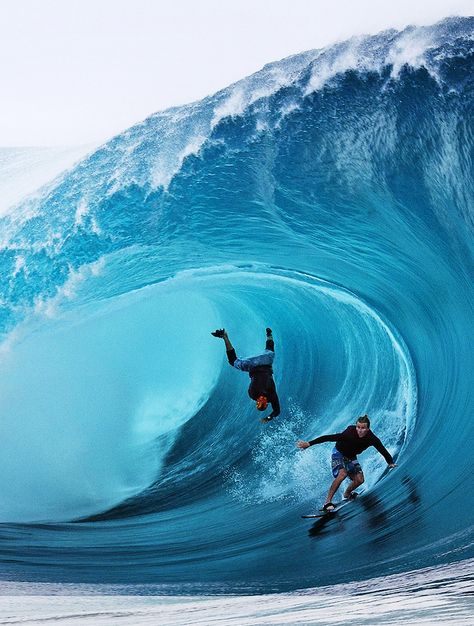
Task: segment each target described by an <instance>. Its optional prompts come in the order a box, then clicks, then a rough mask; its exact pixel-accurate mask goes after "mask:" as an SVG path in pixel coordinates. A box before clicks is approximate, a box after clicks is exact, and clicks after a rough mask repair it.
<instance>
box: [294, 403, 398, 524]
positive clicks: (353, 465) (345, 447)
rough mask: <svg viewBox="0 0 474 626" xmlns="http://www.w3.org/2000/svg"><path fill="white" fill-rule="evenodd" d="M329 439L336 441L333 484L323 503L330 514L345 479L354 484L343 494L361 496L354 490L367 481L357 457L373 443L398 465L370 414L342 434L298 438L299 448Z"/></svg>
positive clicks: (391, 463)
mask: <svg viewBox="0 0 474 626" xmlns="http://www.w3.org/2000/svg"><path fill="white" fill-rule="evenodd" d="M325 441H335V442H336V445H335V447H334V450H333V452H332V458H331V465H332V474H333V476H334V480H333V482H332V483H331V486H330V487H329V491H328V495H327V498H326V502H325V503H324V506H323V510H324V511H326V512H328V513H329V512H331V511H333V510H334V508H335V506H334V504H333V503H332V498H333V496H334V494H335V493H336V491H337V490H338V489H339V486H340V485H341V483H342V481H343V480H344V479H345V478H350V480H351V483H350V485H348V487H347V489H346V490H345V492H344V496H343V497H344V498H345V499H348V500H353V499H354V498H355V497H356V496H357V493H355V492H354V489H356V487H360V485H362V483H363V482H364V480H365V479H364V473H363V472H362V468H361V466H360V464H359V462H358V460H357V455H358V454H360V453H361V452H363V451H364V450H367V448H370V446H374V448H375V449H376V450H378V451H379V452H380V454H381V455H382V456H383V457H384V459H385V460H386V461H387V463H388V466H389V467H395V463H394V462H393V458H392V456H391V454H390V453H389V452H388V450H387V449H386V448H385V447H384V446H383V444H382V442H381V441H380V439H379V438H378V437H376V436H375V435H374V433H373V432H372V431H371V430H370V420H369V418H368V416H367V415H362V417H358V418H357V423H356V425H355V426H348V427H347V428H346V429H345V430H344V431H343V432H342V433H336V434H335V435H322V437H316V439H312V440H311V441H302V440H298V441H297V442H296V445H297V446H298V448H301V449H302V450H305V449H306V448H309V447H310V446H313V445H315V444H317V443H324V442H325Z"/></svg>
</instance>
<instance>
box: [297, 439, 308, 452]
mask: <svg viewBox="0 0 474 626" xmlns="http://www.w3.org/2000/svg"><path fill="white" fill-rule="evenodd" d="M296 446H297V447H298V448H301V450H306V448H309V442H308V441H303V440H302V439H298V441H297V442H296Z"/></svg>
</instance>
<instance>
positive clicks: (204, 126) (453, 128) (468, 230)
mask: <svg viewBox="0 0 474 626" xmlns="http://www.w3.org/2000/svg"><path fill="white" fill-rule="evenodd" d="M473 109H474V18H449V19H446V20H444V21H442V22H440V23H438V24H436V25H433V26H430V27H416V28H415V27H410V28H407V29H405V30H403V31H401V32H400V31H395V30H389V31H386V32H383V33H380V34H378V35H375V36H366V37H357V38H353V39H351V40H349V41H346V42H341V43H338V44H336V45H334V46H331V47H329V48H325V49H321V50H312V51H308V52H304V53H301V54H298V55H296V56H293V57H290V58H287V59H284V60H282V61H279V62H275V63H272V64H269V65H267V66H265V67H264V68H263V69H262V70H261V71H260V72H258V73H256V74H254V75H252V76H250V77H247V78H244V79H243V80H241V81H240V82H238V83H236V84H234V85H231V86H230V87H228V88H226V89H224V90H222V91H220V92H218V93H216V94H215V95H212V96H209V97H207V98H205V99H204V100H202V101H200V102H195V103H192V104H189V105H186V106H181V107H176V108H173V109H169V110H166V111H163V112H159V113H156V114H154V115H151V116H150V117H149V118H148V119H146V120H144V121H143V122H142V123H140V124H137V125H136V126H134V127H132V128H130V129H128V130H127V131H126V132H124V133H122V134H120V135H119V136H117V137H115V138H113V139H112V140H111V141H109V142H108V143H106V144H105V145H103V146H101V147H99V148H98V149H96V150H95V151H93V152H91V153H90V154H88V155H87V156H85V157H84V158H83V159H82V160H79V162H78V163H76V165H75V166H73V167H71V166H70V159H71V158H72V156H71V155H72V154H73V153H72V152H71V151H65V160H64V167H61V166H60V165H58V159H59V157H58V153H57V152H54V154H53V155H52V156H51V160H50V163H49V165H50V167H51V169H50V170H48V169H47V167H46V165H47V163H44V162H43V160H42V159H39V160H40V161H41V166H40V165H37V170H38V168H40V170H41V171H39V170H38V171H39V174H38V176H40V175H41V176H43V178H44V172H46V171H48V172H50V173H51V178H50V179H49V180H48V181H47V184H46V185H45V186H43V187H41V189H34V192H33V193H30V192H31V191H33V190H32V188H27V189H23V188H22V187H21V185H23V182H24V180H25V177H26V178H28V177H30V178H29V179H31V180H39V179H36V178H35V177H34V174H35V171H36V170H35V165H34V163H35V162H36V163H37V162H38V154H37V152H36V153H35V154H33V153H32V156H31V158H30V159H29V160H28V158H27V156H25V161H24V162H25V164H28V171H26V170H27V167H26V165H25V167H24V168H22V167H21V166H20V167H18V166H17V164H18V153H15V151H14V150H12V151H11V153H9V151H8V150H6V149H4V150H2V153H1V160H0V192H1V194H2V198H3V200H2V212H1V217H0V235H1V240H0V267H1V273H0V281H1V292H0V339H1V344H0V406H1V419H0V440H1V442H2V454H1V455H0V522H1V525H0V578H1V579H2V580H4V581H9V582H10V583H11V584H16V583H18V584H19V583H20V582H21V583H23V582H27V583H29V584H31V585H33V584H43V583H49V584H51V585H64V586H65V587H64V589H66V588H67V585H119V586H121V587H120V589H121V593H124V589H129V590H130V594H131V595H133V594H134V593H135V592H136V593H144V594H165V595H166V594H171V595H173V596H176V595H183V594H185V595H186V594H187V595H189V594H191V595H192V596H193V597H197V596H198V595H200V594H201V595H202V594H229V593H232V594H237V595H241V596H245V595H253V594H275V593H277V594H282V593H290V592H294V591H295V590H304V589H314V588H316V587H321V586H325V588H329V589H330V588H331V586H332V585H341V584H342V585H344V584H349V583H352V582H353V581H369V582H366V584H370V581H371V580H372V579H374V580H375V579H376V578H377V579H378V578H380V577H386V576H396V578H395V580H396V581H398V583H397V585H398V587H397V589H398V591H399V592H403V589H404V585H407V586H408V585H409V580H411V577H412V575H410V576H408V575H406V576H405V575H404V573H407V572H411V573H413V572H416V571H417V570H420V569H422V568H435V569H436V568H446V567H448V568H449V572H450V573H449V580H450V581H451V582H452V583H453V584H454V585H455V582H456V576H457V575H459V581H460V585H461V581H465V580H466V575H467V574H466V571H467V570H469V571H470V572H471V573H472V558H473V557H474V521H473V520H474V495H473V491H472V489H471V486H470V483H471V474H472V463H473V443H472V442H473V440H474V419H473V415H474V394H473V371H474V349H473V347H474V330H473V319H474V289H473V278H474V271H473V270H474V263H473V250H474V246H473V241H474V240H473V226H474V211H473V206H474V160H473V157H474V153H473V148H474V115H473V113H474V111H473ZM23 156H24V155H23ZM44 157H45V160H46V161H47V160H48V153H47V152H45V153H44ZM66 157H67V158H66ZM22 158H23V157H22ZM68 159H69V161H68ZM59 160H61V159H59ZM32 163H33V165H31V164H32ZM12 164H13V165H12ZM66 166H67V167H66ZM53 172H54V173H57V176H53V175H52V173H53ZM43 178H41V182H42V183H43V182H46V181H44V180H43ZM15 185H16V186H15ZM30 187H31V185H30ZM33 187H34V185H33ZM22 189H23V190H22ZM5 190H6V191H5ZM26 191H28V193H26ZM7 192H8V193H7ZM13 200H14V201H13ZM267 326H271V328H272V329H273V334H274V337H275V344H276V357H275V362H274V370H275V380H276V384H277V388H278V391H279V395H280V400H281V404H282V413H281V415H280V416H279V417H278V418H277V419H275V420H274V421H273V422H271V423H269V424H266V425H262V424H261V423H260V422H259V419H258V418H259V417H261V414H260V413H258V412H257V411H256V410H255V408H254V404H253V403H252V402H251V401H249V398H248V396H247V386H248V377H247V376H246V374H244V373H242V372H238V371H237V370H235V369H233V368H231V367H229V365H228V363H227V361H226V358H225V352H224V346H223V342H222V341H221V340H217V339H215V338H213V337H212V336H211V334H210V332H211V331H212V330H214V329H215V328H221V327H225V328H226V329H227V331H228V333H229V336H230V338H231V341H232V342H233V344H234V346H235V348H236V350H237V353H238V355H239V356H249V355H252V354H255V353H258V352H261V350H262V349H263V347H264V344H265V327H267ZM363 413H368V414H369V416H370V418H371V421H372V430H373V431H374V432H375V433H376V434H377V435H378V436H379V438H380V439H381V440H382V442H383V443H384V444H385V446H386V447H387V448H388V450H389V451H390V452H391V454H392V455H393V456H394V458H395V460H396V463H397V467H396V468H395V469H393V470H390V471H389V470H388V468H387V465H386V463H385V461H384V459H383V458H382V457H381V456H380V455H379V454H378V453H377V452H376V451H375V450H374V449H371V450H368V451H366V452H364V453H363V454H362V455H360V457H359V460H360V462H361V464H362V467H363V469H364V472H365V476H366V482H365V484H364V486H363V487H362V489H361V496H360V498H359V499H358V500H357V501H356V502H354V503H351V504H349V505H347V506H346V507H344V508H343V509H342V510H341V512H340V514H339V515H338V516H337V517H335V518H330V519H327V518H325V519H324V520H318V521H316V522H315V523H314V521H311V520H302V519H301V517H300V516H301V515H302V514H305V513H310V512H313V511H315V510H317V509H318V508H319V507H320V506H321V504H322V502H324V498H325V495H326V492H327V489H328V486H329V483H330V481H331V479H332V476H331V471H330V455H331V450H332V444H322V445H319V446H314V447H312V448H311V449H309V450H305V451H301V450H298V449H297V448H296V447H295V441H296V440H297V439H299V438H303V439H310V438H314V437H317V436H319V435H322V434H327V433H334V432H339V431H341V430H343V429H344V428H345V427H346V426H348V425H349V424H352V423H354V421H355V419H356V417H357V416H358V415H361V414H363ZM341 494H342V489H341ZM341 494H339V496H338V497H340V495H341ZM430 571H431V570H430ZM440 571H444V569H441V570H440ZM457 572H459V574H457ZM453 581H454V582H453ZM471 581H472V578H471ZM470 593H472V585H471V590H470ZM282 619H283V618H282ZM242 623H243V622H242ZM254 623H257V622H256V621H255V620H254ZM262 623H263V622H262ZM265 623H267V622H265ZM268 623H270V622H268ZM271 623H277V622H276V621H275V622H271ZM278 623H279V622H278ZM281 623H283V622H281ZM293 623H294V622H293ZM361 623H362V622H361ZM364 623H365V622H364ZM367 623H369V622H367Z"/></svg>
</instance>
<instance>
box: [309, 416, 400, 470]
mask: <svg viewBox="0 0 474 626" xmlns="http://www.w3.org/2000/svg"><path fill="white" fill-rule="evenodd" d="M325 441H335V442H336V450H338V451H339V452H340V453H341V454H343V455H344V456H345V457H346V459H350V460H351V461H353V460H354V459H356V458H357V455H358V454H360V453H361V452H363V451H364V450H367V448H370V446H374V448H375V449H376V450H378V451H379V452H380V454H381V455H382V456H383V457H384V459H385V460H386V461H387V463H388V464H389V465H392V463H393V458H392V456H391V454H390V453H389V452H388V450H387V449H386V448H385V447H384V446H383V444H382V442H381V441H380V439H379V438H378V437H376V436H375V435H374V433H373V432H372V431H371V430H369V431H368V432H367V434H366V435H364V437H359V435H358V434H357V429H356V427H355V426H348V427H347V428H346V430H344V431H343V432H342V433H336V434H335V435H323V436H322V437H316V439H312V440H311V441H310V442H309V445H310V446H313V445H314V444H316V443H324V442H325Z"/></svg>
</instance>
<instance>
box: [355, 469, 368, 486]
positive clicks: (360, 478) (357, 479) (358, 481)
mask: <svg viewBox="0 0 474 626" xmlns="http://www.w3.org/2000/svg"><path fill="white" fill-rule="evenodd" d="M364 481H365V477H364V474H363V473H362V472H357V474H356V475H355V476H354V482H355V483H356V484H357V486H359V485H362V483H363V482H364Z"/></svg>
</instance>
